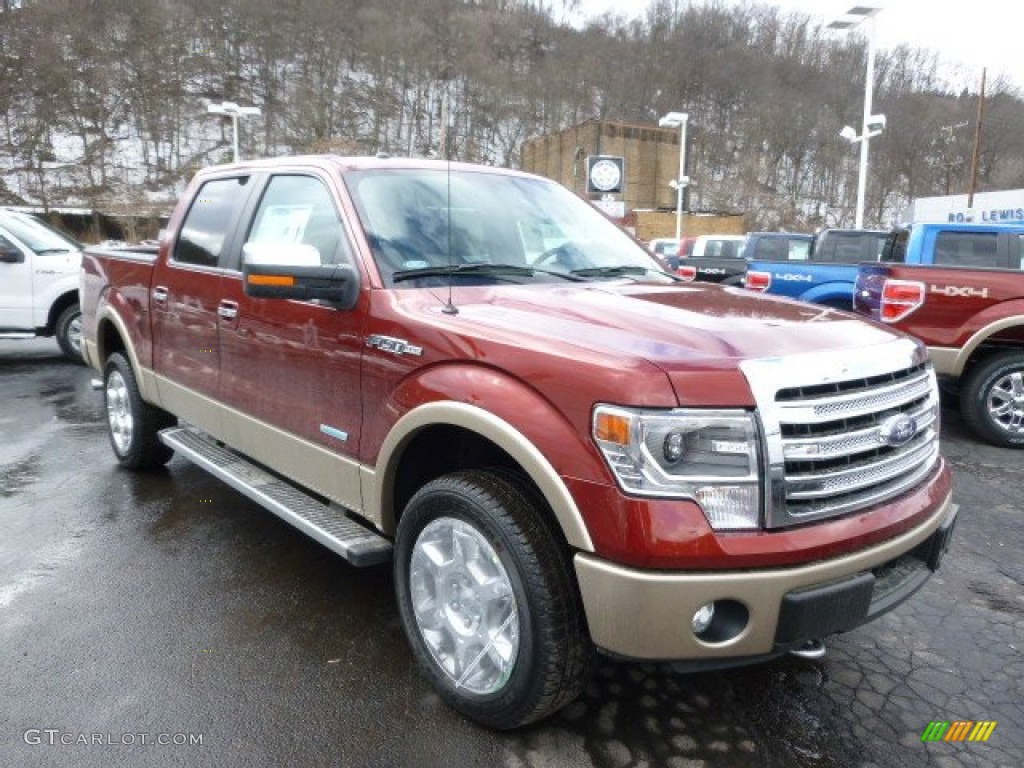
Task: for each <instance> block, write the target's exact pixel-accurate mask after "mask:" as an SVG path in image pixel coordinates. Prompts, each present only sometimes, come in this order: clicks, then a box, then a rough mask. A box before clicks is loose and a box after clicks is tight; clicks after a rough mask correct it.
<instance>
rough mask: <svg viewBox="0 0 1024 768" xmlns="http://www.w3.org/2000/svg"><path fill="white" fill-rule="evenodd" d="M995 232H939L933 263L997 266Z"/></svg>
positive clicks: (950, 265)
mask: <svg viewBox="0 0 1024 768" xmlns="http://www.w3.org/2000/svg"><path fill="white" fill-rule="evenodd" d="M997 238H998V235H997V234H996V233H995V232H939V233H938V234H937V235H936V236H935V263H936V264H943V265H945V266H949V267H998V266H1000V265H999V256H998V251H997V248H996V242H997Z"/></svg>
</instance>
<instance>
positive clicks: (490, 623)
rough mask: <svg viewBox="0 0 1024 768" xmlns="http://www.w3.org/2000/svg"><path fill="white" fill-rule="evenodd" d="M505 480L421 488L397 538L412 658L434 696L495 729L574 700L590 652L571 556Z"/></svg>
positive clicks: (401, 602) (525, 496)
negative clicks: (435, 691)
mask: <svg viewBox="0 0 1024 768" xmlns="http://www.w3.org/2000/svg"><path fill="white" fill-rule="evenodd" d="M536 504H537V501H536V499H535V498H534V497H533V496H532V495H531V494H530V492H529V491H528V490H527V489H526V488H525V487H524V486H523V485H522V484H521V483H520V482H519V481H518V480H515V479H514V478H513V477H512V476H509V475H506V474H504V473H499V472H487V471H463V472H455V473H453V474H450V475H446V476H444V477H441V478H438V479H436V480H433V481H431V482H430V483H427V484H426V485H425V486H424V487H423V488H421V489H420V490H419V491H418V492H417V493H416V495H415V496H413V498H412V500H411V501H410V502H409V504H408V506H407V507H406V509H405V513H404V514H403V515H402V518H401V520H400V522H399V525H398V536H397V538H396V541H395V566H394V568H395V590H396V593H397V597H398V606H399V611H400V613H401V617H402V624H403V626H404V628H405V632H406V636H407V637H408V640H409V644H410V646H411V647H412V651H413V655H414V656H415V658H416V660H417V662H418V663H419V665H420V667H421V669H422V670H423V672H424V673H425V674H426V676H427V678H428V679H429V680H430V682H431V683H432V684H433V686H434V688H435V689H436V690H437V691H438V693H439V694H440V695H441V697H442V698H443V699H444V700H445V701H446V702H448V704H449V705H451V706H452V707H454V708H455V709H456V710H458V711H459V712H461V713H462V714H464V715H465V716H467V717H469V718H470V719H472V720H475V721H477V722H479V723H482V724H483V725H487V726H489V727H492V728H501V729H508V728H517V727H519V726H522V725H525V724H527V723H530V722H533V721H535V720H539V719H541V718H543V717H545V716H547V715H549V714H551V713H553V712H555V711H556V710H558V709H560V708H561V707H563V706H565V705H566V704H568V703H569V702H571V701H572V700H573V699H575V698H576V697H577V696H578V695H579V694H580V692H581V691H582V690H583V687H584V685H585V684H586V681H587V677H588V673H589V667H590V663H591V660H592V658H593V651H592V646H591V644H590V640H589V638H588V637H587V633H586V628H585V626H584V620H583V613H582V608H581V605H580V600H579V596H578V593H577V591H576V586H575V581H574V579H573V574H572V568H571V564H570V562H569V557H568V553H567V552H566V551H565V549H564V547H563V546H561V545H560V543H559V534H558V532H557V531H555V530H553V528H552V527H551V524H550V523H549V522H548V520H547V519H546V518H544V517H542V514H541V512H540V511H539V510H538V509H537V506H536Z"/></svg>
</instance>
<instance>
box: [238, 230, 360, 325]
mask: <svg viewBox="0 0 1024 768" xmlns="http://www.w3.org/2000/svg"><path fill="white" fill-rule="evenodd" d="M242 280H243V281H244V285H245V292H246V294H247V295H249V296H252V297H254V298H258V299H292V300H294V301H310V300H312V299H321V300H323V301H328V302H331V303H332V304H335V305H337V306H338V308H339V309H351V308H352V307H354V306H355V305H356V300H357V299H358V297H359V274H358V273H357V272H356V270H355V268H354V267H353V266H351V265H350V264H321V263H320V252H319V251H318V250H317V249H316V248H314V247H313V246H311V245H306V244H304V243H285V244H281V243H247V244H246V245H244V246H243V247H242Z"/></svg>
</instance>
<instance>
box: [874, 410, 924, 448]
mask: <svg viewBox="0 0 1024 768" xmlns="http://www.w3.org/2000/svg"><path fill="white" fill-rule="evenodd" d="M916 434H917V420H916V419H914V418H912V417H911V416H907V415H906V414H903V413H901V414H899V415H897V416H893V417H892V418H889V419H886V420H885V421H884V422H882V426H881V427H879V429H878V439H879V440H880V441H881V442H883V443H885V444H886V445H888V446H891V447H893V448H899V447H900V446H901V445H906V444H907V443H909V442H910V441H911V440H912V439H913V438H914V435H916Z"/></svg>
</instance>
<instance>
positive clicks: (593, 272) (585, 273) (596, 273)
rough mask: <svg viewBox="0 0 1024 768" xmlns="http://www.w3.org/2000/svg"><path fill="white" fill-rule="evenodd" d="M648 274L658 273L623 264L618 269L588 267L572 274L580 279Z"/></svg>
mask: <svg viewBox="0 0 1024 768" xmlns="http://www.w3.org/2000/svg"><path fill="white" fill-rule="evenodd" d="M647 272H658V270H656V269H651V268H650V267H641V266H640V265H638V264H623V265H621V266H618V267H587V268H586V269H574V270H572V272H571V274H573V275H579V276H580V277H624V276H625V275H643V274H646V273H647Z"/></svg>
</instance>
